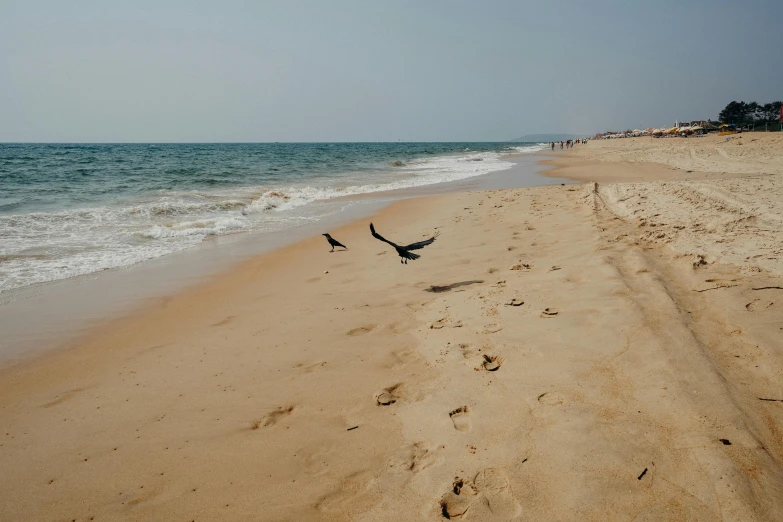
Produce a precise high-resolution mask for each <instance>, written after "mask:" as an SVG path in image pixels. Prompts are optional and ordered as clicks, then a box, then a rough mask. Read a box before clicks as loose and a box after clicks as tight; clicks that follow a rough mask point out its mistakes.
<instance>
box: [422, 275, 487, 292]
mask: <svg viewBox="0 0 783 522" xmlns="http://www.w3.org/2000/svg"><path fill="white" fill-rule="evenodd" d="M483 282H484V281H483V280H480V279H474V280H473V281H460V282H459V283H451V284H450V285H446V286H437V285H432V286H430V287H429V288H425V289H424V291H425V292H431V293H433V294H439V293H441V292H451V291H452V290H454V289H455V288H459V287H461V286H468V285H476V284H479V283H483Z"/></svg>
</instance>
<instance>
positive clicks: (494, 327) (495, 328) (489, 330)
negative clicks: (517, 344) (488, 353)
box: [483, 323, 503, 334]
mask: <svg viewBox="0 0 783 522" xmlns="http://www.w3.org/2000/svg"><path fill="white" fill-rule="evenodd" d="M502 329H503V327H502V326H500V325H499V324H494V323H493V324H488V325H486V326H484V332H483V333H485V334H493V333H498V332H499V331H501V330H502Z"/></svg>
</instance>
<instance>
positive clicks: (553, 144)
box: [552, 141, 555, 150]
mask: <svg viewBox="0 0 783 522" xmlns="http://www.w3.org/2000/svg"><path fill="white" fill-rule="evenodd" d="M552 150H555V142H554V141H553V142H552Z"/></svg>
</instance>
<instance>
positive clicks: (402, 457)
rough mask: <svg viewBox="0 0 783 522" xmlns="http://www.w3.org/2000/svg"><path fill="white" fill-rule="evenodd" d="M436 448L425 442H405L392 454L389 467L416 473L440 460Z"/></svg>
mask: <svg viewBox="0 0 783 522" xmlns="http://www.w3.org/2000/svg"><path fill="white" fill-rule="evenodd" d="M442 447H443V446H441V448H442ZM438 449H440V448H438V447H437V446H433V445H431V444H427V443H425V442H414V443H413V444H406V445H405V446H402V447H401V448H400V449H399V450H397V452H395V454H394V455H392V457H391V459H390V460H389V467H390V468H392V469H394V470H396V471H404V472H411V473H418V472H419V471H422V470H424V469H427V468H429V467H430V466H432V465H433V464H436V463H437V462H438V461H440V458H439V455H438Z"/></svg>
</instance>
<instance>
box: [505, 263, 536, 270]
mask: <svg viewBox="0 0 783 522" xmlns="http://www.w3.org/2000/svg"><path fill="white" fill-rule="evenodd" d="M532 268H533V265H531V264H530V263H520V264H518V265H512V266H511V268H510V270H531V269H532Z"/></svg>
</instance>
